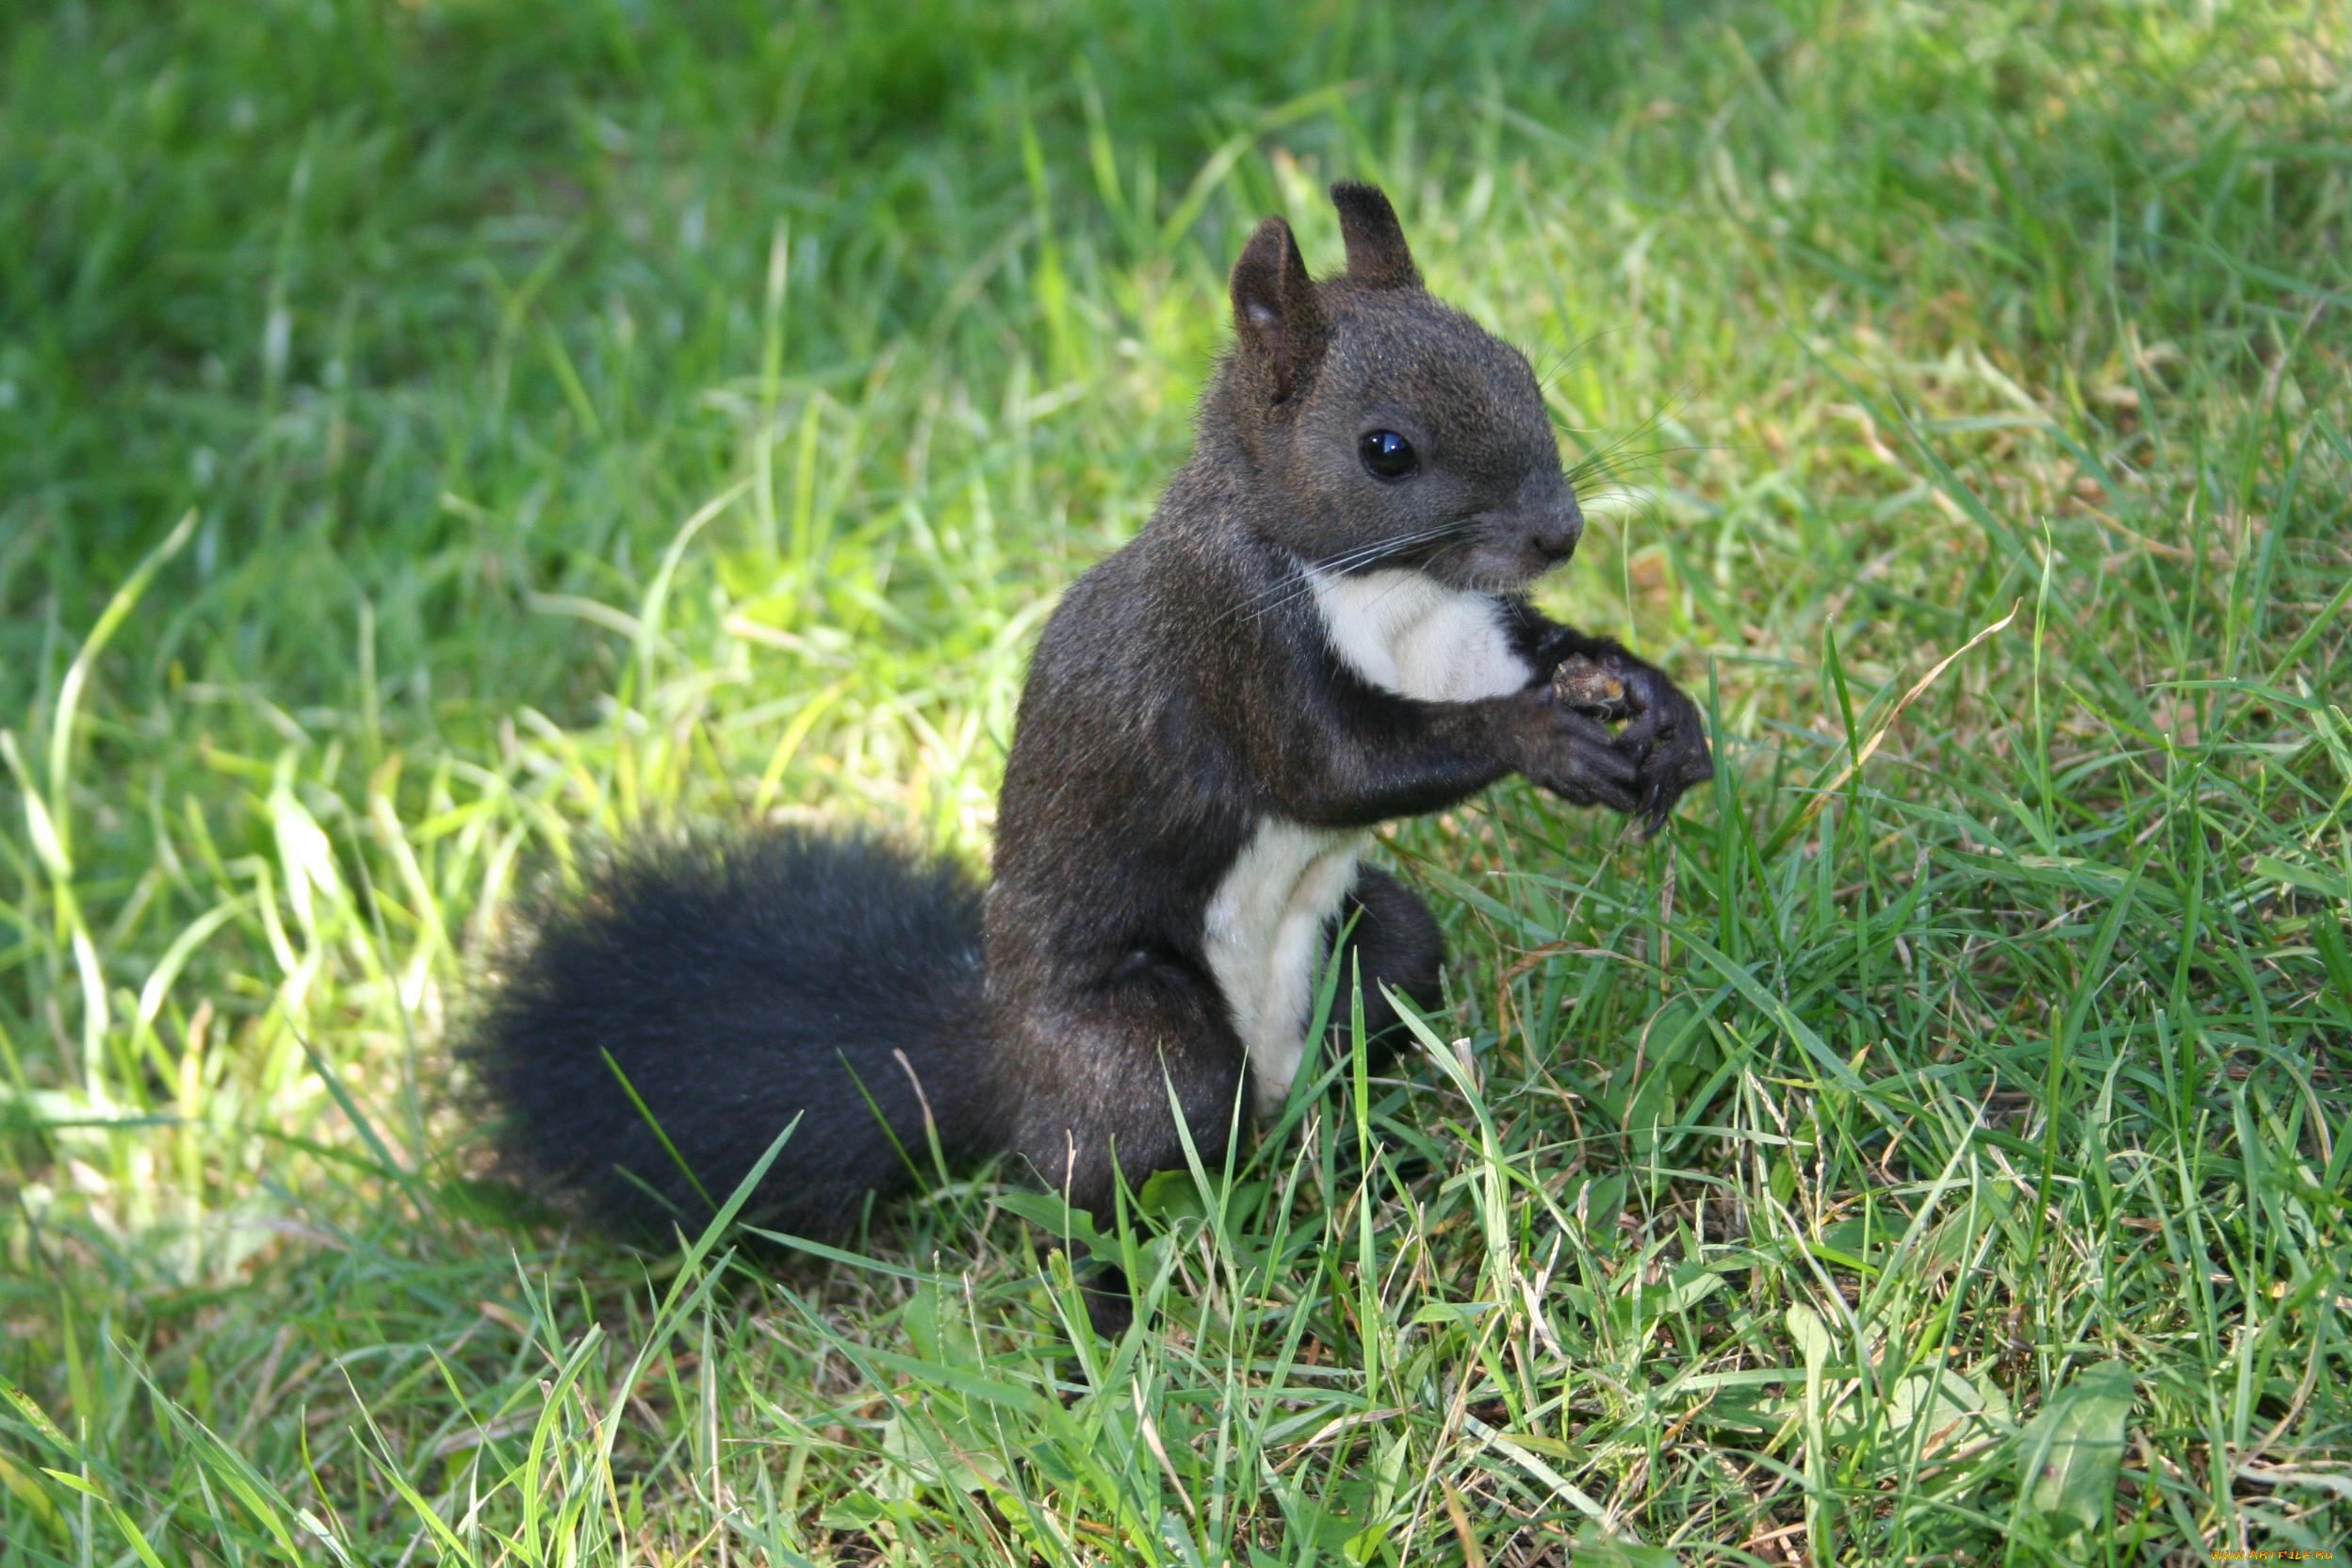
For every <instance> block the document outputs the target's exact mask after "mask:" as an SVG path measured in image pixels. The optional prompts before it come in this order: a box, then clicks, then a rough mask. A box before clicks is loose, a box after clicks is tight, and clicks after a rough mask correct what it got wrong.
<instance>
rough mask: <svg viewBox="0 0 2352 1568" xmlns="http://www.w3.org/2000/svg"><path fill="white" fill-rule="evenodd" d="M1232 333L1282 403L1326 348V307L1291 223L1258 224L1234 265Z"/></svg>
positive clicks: (1278, 221) (1267, 222)
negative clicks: (1320, 301) (1319, 299)
mask: <svg viewBox="0 0 2352 1568" xmlns="http://www.w3.org/2000/svg"><path fill="white" fill-rule="evenodd" d="M1233 331H1234V334H1235V335H1236V336H1238V337H1239V339H1240V341H1241V347H1242V350H1243V351H1244V353H1245V355H1246V356H1247V357H1248V358H1249V359H1250V360H1252V361H1254V362H1255V363H1256V364H1258V365H1261V366H1263V367H1264V368H1265V369H1266V374H1267V376H1268V377H1269V378H1270V379H1271V380H1272V382H1273V384H1274V400H1275V401H1276V402H1280V401H1282V400H1283V399H1284V398H1287V397H1289V396H1290V394H1291V391H1292V389H1293V388H1294V387H1296V386H1297V385H1298V384H1299V382H1301V381H1302V380H1304V379H1305V377H1306V374H1307V372H1308V371H1310V370H1312V369H1313V368H1315V360H1316V358H1317V357H1319V356H1320V355H1321V353H1322V351H1323V338H1324V326H1323V307H1322V306H1321V305H1319V304H1317V303H1316V302H1315V285H1314V283H1313V281H1312V280H1310V279H1309V278H1308V276H1307V264H1306V262H1305V261H1303V260H1301V259H1300V257H1299V241H1298V239H1297V238H1296V237H1293V235H1292V234H1291V232H1290V225H1289V224H1288V223H1285V222H1283V221H1282V220H1281V219H1279V218H1269V219H1267V220H1266V221H1265V222H1263V223H1260V224H1259V225H1258V227H1257V230H1256V232H1255V233H1253V234H1251V235H1250V243H1249V244H1247V245H1245V246H1243V247H1242V248H1241V259H1240V260H1239V261H1236V262H1234V263H1233Z"/></svg>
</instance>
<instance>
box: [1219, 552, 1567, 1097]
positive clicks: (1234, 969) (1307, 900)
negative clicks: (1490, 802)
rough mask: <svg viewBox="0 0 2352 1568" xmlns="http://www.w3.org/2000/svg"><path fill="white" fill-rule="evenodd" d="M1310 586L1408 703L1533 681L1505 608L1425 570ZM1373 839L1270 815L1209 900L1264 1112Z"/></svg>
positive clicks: (1333, 629)
mask: <svg viewBox="0 0 2352 1568" xmlns="http://www.w3.org/2000/svg"><path fill="white" fill-rule="evenodd" d="M1308 581H1309V583H1310V584H1311V585H1312V586H1313V589H1314V592H1315V607H1316V608H1317V610H1319V611H1320V612H1321V613H1322V616H1323V627H1324V632H1325V634H1326V635H1327V636H1328V637H1329V638H1330V639H1331V647H1332V650H1333V651H1334V652H1336V653H1337V654H1338V655H1339V657H1340V658H1341V659H1342V660H1344V661H1345V662H1347V664H1348V667H1349V668H1350V669H1352V670H1354V671H1355V673H1356V674H1357V675H1358V676H1359V677H1361V678H1363V679H1364V680H1365V681H1366V682H1368V683H1369V684H1371V685H1374V686H1378V687H1380V688H1381V689H1383V690H1385V691H1390V692H1395V693H1397V694H1398V695H1400V696H1408V697H1418V698H1420V699H1422V700H1424V701H1429V702H1470V701H1475V700H1477V699H1478V698H1480V697H1493V696H1503V695H1507V694H1510V693H1511V692H1515V691H1517V690H1519V689H1520V688H1521V687H1522V686H1525V685H1526V684H1527V678H1528V673H1529V672H1528V669H1527V664H1526V663H1525V662H1523V661H1521V660H1520V659H1519V657H1518V656H1517V655H1516V654H1514V653H1513V652H1512V651H1511V639H1510V636H1509V634H1508V633H1507V632H1506V630H1505V629H1504V625H1503V613H1502V607H1501V606H1500V605H1498V604H1497V603H1495V600H1494V599H1492V598H1490V597H1488V596H1485V595H1483V594H1473V593H1469V592H1467V591H1465V590H1462V589H1458V588H1449V587H1446V585H1445V584H1443V583H1440V582H1437V581H1435V580H1432V579H1430V578H1428V577H1425V576H1423V575H1422V574H1421V573H1419V572H1413V571H1396V570H1390V571H1378V572H1366V573H1364V574H1362V575H1360V576H1354V577H1341V576H1335V575H1331V574H1326V573H1321V572H1316V571H1314V570H1312V569H1310V571H1309V572H1308ZM1369 839H1370V835H1369V834H1366V833H1362V832H1358V831H1355V830H1352V829H1341V830H1334V829H1330V828H1320V827H1310V826H1308V825H1305V824H1303V823H1297V822H1291V821H1289V820H1287V819H1285V818H1282V817H1274V816H1267V817H1262V818H1260V819H1259V821H1258V822H1257V824H1256V825H1255V826H1254V827H1253V828H1252V830H1251V832H1250V839H1249V841H1247V842H1246V843H1244V844H1243V846H1242V849H1241V853H1240V854H1239V855H1238V856H1236V857H1234V859H1233V865H1232V867H1231V868H1230V869H1228V870H1227V872H1226V873H1225V876H1224V879H1223V880H1222V881H1220V882H1219V883H1218V884H1217V892H1216V894H1215V896H1214V897H1212V898H1211V899H1210V900H1209V909H1208V918H1207V921H1206V923H1205V929H1204V930H1203V932H1202V937H1203V941H1202V948H1203V951H1204V953H1205V955H1206V956H1207V959H1208V964H1209V971H1210V972H1211V973H1212V974H1214V975H1215V976H1216V977H1217V988H1218V990H1220V991H1221V992H1222V993H1223V994H1224V997H1225V1005H1226V1007H1227V1008H1228V1010H1229V1011H1230V1012H1231V1013H1232V1015H1233V1028H1234V1030H1235V1032H1237V1033H1238V1034H1239V1035H1240V1036H1241V1041H1242V1044H1243V1045H1244V1046H1245V1047H1246V1048H1247V1049H1248V1051H1249V1053H1250V1075H1251V1080H1252V1082H1253V1084H1254V1086H1255V1100H1256V1107H1257V1110H1258V1113H1259V1114H1260V1115H1261V1116H1263V1115H1266V1114H1267V1113H1268V1112H1270V1111H1272V1110H1274V1109H1276V1108H1277V1107H1279V1106H1280V1105H1281V1104H1282V1101H1283V1099H1284V1098H1285V1097H1286V1096H1287V1095H1288V1094H1289V1093H1290V1086H1291V1082H1292V1080H1294V1079H1295V1078H1297V1077H1298V1075H1299V1062H1300V1060H1301V1058H1302V1057H1303V1056H1304V1054H1305V1052H1306V1026H1307V1016H1308V1013H1309V1011H1310V1010H1311V1008H1312V1005H1313V1003H1314V991H1315V974H1316V972H1317V971H1318V970H1320V969H1321V968H1322V964H1323V957H1324V950H1323V928H1324V925H1325V923H1327V922H1328V921H1330V919H1331V917H1332V916H1333V915H1335V914H1337V913H1338V912H1339V907H1340V905H1341V903H1342V901H1344V900H1345V899H1346V898H1347V896H1348V890H1349V889H1351V888H1353V887H1354V886H1355V881H1356V859H1357V858H1358V857H1359V856H1361V855H1362V854H1363V853H1364V844H1365V843H1366V842H1367V841H1369Z"/></svg>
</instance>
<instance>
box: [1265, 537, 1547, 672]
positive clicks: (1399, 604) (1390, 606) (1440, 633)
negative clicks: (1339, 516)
mask: <svg viewBox="0 0 2352 1568" xmlns="http://www.w3.org/2000/svg"><path fill="white" fill-rule="evenodd" d="M1307 580H1308V581H1309V582H1310V583H1312V584H1313V585H1314V588H1315V607H1316V608H1317V609H1319V610H1320V611H1322V613H1323V628H1324V632H1325V634H1326V635H1327V636H1329V637H1330V638H1331V647H1332V648H1333V650H1334V651H1336V652H1337V653H1338V654H1339V656H1340V658H1341V659H1343V660H1345V661H1347V662H1348V667H1349V668H1350V669H1352V670H1354V671H1355V672H1356V674H1357V675H1359V676H1361V677H1363V678H1364V680H1365V681H1367V682H1369V683H1370V684H1372V685H1374V686H1378V687H1380V689H1381V690H1383V691H1389V692H1395V693H1397V694H1398V695H1399V696H1408V697H1419V698H1420V699H1422V700H1423V701H1425V702H1474V701H1476V700H1478V698H1480V697H1499V696H1508V695H1509V694H1511V693H1513V692H1515V691H1517V690H1519V689H1520V688H1521V687H1522V686H1525V685H1526V684H1527V678H1528V675H1529V671H1528V668H1527V662H1525V661H1524V660H1522V659H1521V658H1520V657H1519V656H1518V655H1517V654H1516V653H1514V652H1512V651H1511V635H1510V633H1509V632H1508V631H1507V630H1505V629H1504V625H1503V607H1502V606H1501V605H1499V604H1497V603H1496V602H1495V600H1494V599H1493V598H1491V597H1489V596H1487V595H1484V594H1474V593H1471V592H1470V591H1469V590H1468V589H1465V588H1449V587H1447V586H1446V584H1444V583H1442V582H1439V581H1438V580H1435V579H1434V578H1430V577H1427V576H1424V575H1423V574H1422V573H1420V572H1414V571H1406V570H1402V569H1396V568H1392V569H1388V570H1383V571H1377V572H1363V573H1359V574H1357V575H1355V576H1351V577H1342V576H1338V575H1335V574H1332V573H1329V572H1318V571H1314V570H1312V569H1311V570H1309V572H1308V573H1307Z"/></svg>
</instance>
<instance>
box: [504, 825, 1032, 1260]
mask: <svg viewBox="0 0 2352 1568" xmlns="http://www.w3.org/2000/svg"><path fill="white" fill-rule="evenodd" d="M980 907H981V893H980V889H979V887H978V886H977V885H976V884H975V883H974V882H973V881H972V878H971V877H969V876H967V875H966V874H964V873H963V872H961V871H960V870H959V869H957V868H956V866H954V865H953V864H951V863H949V862H946V861H936V860H935V861H927V862H926V861H922V860H918V859H915V858H911V857H909V856H908V855H907V854H906V853H905V852H903V851H901V850H899V849H897V848H895V847H893V846H891V845H890V844H888V843H886V842H883V841H879V840H876V839H873V838H869V837H860V836H847V837H840V836H830V835H825V834H819V833H815V832H811V831H809V830H806V829H771V830H762V831H760V832H758V833H756V834H754V835H752V836H750V837H747V838H740V839H734V840H717V839H697V840H690V841H684V842H677V843H664V844H640V845H637V846H635V847H633V848H630V849H629V850H627V851H625V852H623V853H622V854H620V855H618V856H616V857H615V858H613V859H612V860H611V861H610V862H608V863H607V864H606V865H605V866H603V867H602V868H601V869H600V870H599V871H598V872H597V873H596V874H595V876H594V877H593V878H592V881H591V885H590V887H589V889H588V892H587V896H586V897H585V898H584V899H581V900H580V901H579V902H577V903H570V904H565V905H563V906H561V907H557V908H556V909H555V910H554V912H553V913H551V914H550V915H549V916H548V917H547V919H546V920H545V921H544V922H543V923H541V925H540V926H539V928H538V931H537V934H536V937H535V939H532V940H531V942H530V943H529V944H528V946H527V947H525V948H524V949H523V950H522V951H521V953H520V954H519V956H517V957H516V958H515V961H514V962H512V963H511V964H510V965H508V966H507V969H506V972H505V973H504V974H503V975H502V976H501V977H500V978H499V980H498V984H497V986H496V988H494V990H493V991H492V993H491V995H490V996H489V998H488V999H487V1001H486V1003H485V1005H484V1007H483V1010H482V1016H481V1017H480V1019H479V1020H478V1021H477V1023H476V1026H475V1028H474V1030H473V1031H472V1034H471V1037H470V1038H469V1040H468V1042H467V1044H466V1047H465V1048H464V1050H463V1052H462V1053H461V1054H462V1056H463V1057H464V1059H465V1060H466V1063H467V1064H468V1066H469V1067H470V1068H471V1070H472V1072H473V1075H474V1078H475V1081H476V1083H477V1085H478V1086H480V1088H481V1089H482V1090H483V1091H484V1092H485V1093H486V1095H487V1097H488V1099H489V1100H490V1101H491V1102H492V1103H493V1105H494V1106H495V1108H496V1110H497V1112H498V1113H499V1127H498V1142H499V1147H500V1149H501V1151H502V1152H503V1153H504V1155H505V1157H506V1159H507V1161H508V1163H509V1164H510V1165H511V1166H513V1167H514V1168H515V1169H516V1173H517V1174H519V1175H520V1176H522V1177H523V1178H524V1179H525V1180H526V1181H529V1182H531V1184H533V1185H534V1186H537V1187H539V1188H540V1189H542V1190H543V1191H545V1192H547V1194H548V1195H549V1196H552V1197H555V1198H557V1199H559V1200H560V1201H566V1202H568V1203H569V1204H570V1205H571V1206H573V1207H576V1208H578V1209H580V1210H583V1211H584V1212H585V1213H586V1215H587V1217H589V1218H591V1219H593V1220H595V1221H596V1222H599V1223H601V1224H603V1225H605V1226H607V1227H609V1228H613V1229H619V1230H624V1231H633V1232H637V1233H646V1232H656V1233H658V1232H662V1231H666V1230H667V1229H668V1228H669V1226H670V1225H672V1224H673V1223H678V1224H683V1225H686V1226H687V1227H688V1228H690V1229H691V1228H693V1227H694V1226H695V1225H697V1224H699V1223H701V1222H702V1221H705V1220H707V1219H708V1218H709V1217H710V1216H711V1213H712V1211H713V1209H714V1207H715V1206H716V1205H718V1204H720V1203H724V1202H725V1201H727V1198H728V1196H729V1195H730V1194H732V1193H733V1191H734V1190H735V1188H736V1186H737V1185H738V1184H740V1183H741V1182H742V1180H743V1177H744V1176H745V1175H747V1174H748V1173H749V1172H750V1170H751V1168H752V1167H753V1166H754V1165H755V1164H757V1163H758V1161H759V1159H760V1155H762V1154H764V1153H766V1152H767V1150H768V1146H769V1145H770V1144H771V1143H772V1142H774V1141H775V1138H776V1135H777V1134H778V1133H780V1132H782V1131H783V1130H784V1128H785V1127H786V1126H787V1125H788V1124H789V1123H791V1122H792V1119H793V1118H794V1117H795V1116H798V1117H799V1118H800V1125H799V1128H798V1130H797V1131H796V1132H794V1133H793V1135H792V1139H791V1141H790V1142H789V1143H787V1144H786V1146H785V1148H784V1151H783V1152H782V1153H781V1154H780V1155H779V1156H778V1157H777V1159H776V1164H775V1166H774V1167H772V1168H770V1170H769V1172H768V1175H767V1178H766V1180H765V1181H764V1182H763V1183H762V1184H761V1185H760V1191H759V1193H758V1194H757V1195H755V1197H754V1199H753V1200H752V1202H751V1204H750V1205H749V1207H748V1208H747V1209H746V1211H745V1217H749V1218H754V1219H756V1220H758V1221H760V1222H761V1223H765V1224H769V1225H773V1226H775V1227H776V1228H777V1229H779V1230H784V1231H789V1232H792V1233H797V1234H803V1235H825V1234H828V1233H839V1232H840V1231H841V1229H842V1227H843V1226H845V1225H846V1224H848V1223H850V1222H852V1221H854V1220H855V1218H856V1217H857V1215H858V1209H859V1203H860V1201H861V1200H862V1198H863V1197H864V1195H865V1194H867V1193H869V1192H879V1193H884V1194H888V1193H890V1192H895V1191H900V1190H903V1189H905V1188H907V1187H908V1186H910V1185H912V1184H913V1183H914V1182H915V1180H916V1179H917V1173H918V1172H923V1173H928V1172H929V1171H930V1170H931V1168H932V1159H931V1153H930V1134H929V1132H928V1131H927V1129H926V1117H927V1118H928V1119H930V1121H931V1123H932V1124H933V1125H934V1126H936V1129H937V1133H938V1136H939V1140H940V1143H941V1145H942V1146H943V1148H944V1150H945V1152H946V1153H947V1155H948V1157H949V1158H950V1159H951V1160H952V1161H956V1162H957V1163H963V1162H968V1161H972V1160H975V1159H979V1158H983V1157H985V1156H987V1155H988V1154H992V1153H995V1152H998V1151H997V1148H996V1147H995V1145H996V1144H997V1143H1001V1141H1002V1140H1001V1139H1000V1138H994V1137H992V1135H993V1133H994V1130H995V1129H997V1128H999V1127H1001V1126H1003V1125H1004V1121H1005V1119H1004V1118H1003V1117H1002V1116H1000V1115H999V1114H998V1111H997V1107H996V1105H995V1104H994V1103H993V1097H992V1096H991V1094H990V1090H989V1084H988V1079H989V1077H990V1072H989V1070H988V1048H987V1042H986V1038H985V1036H984V1033H983V1029H982V1020H981V1008H982V986H983V969H982V956H981V927H980ZM918 1086H920V1087H918Z"/></svg>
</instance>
